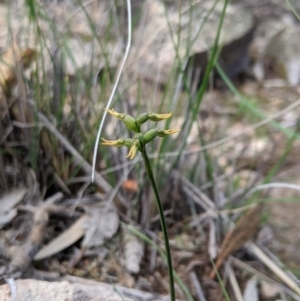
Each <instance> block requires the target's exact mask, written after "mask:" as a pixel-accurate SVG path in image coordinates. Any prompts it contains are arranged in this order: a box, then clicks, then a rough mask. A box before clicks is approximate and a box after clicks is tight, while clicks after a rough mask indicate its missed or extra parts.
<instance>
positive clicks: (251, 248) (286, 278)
mask: <svg viewBox="0 0 300 301" xmlns="http://www.w3.org/2000/svg"><path fill="white" fill-rule="evenodd" d="M246 247H247V249H248V250H249V251H250V252H251V253H253V254H254V255H255V256H256V257H257V258H258V259H259V260H261V261H262V262H263V263H264V264H265V265H266V266H267V267H268V268H269V269H270V270H271V271H272V272H273V273H274V274H276V275H277V277H279V278H280V279H281V280H282V281H283V282H284V283H285V284H286V285H287V286H288V287H289V288H291V289H292V290H293V291H294V292H296V293H297V294H298V295H299V296H300V288H299V286H298V285H297V283H296V282H294V281H293V280H292V279H291V278H290V277H289V276H288V275H287V274H286V273H285V272H284V271H283V270H282V269H281V268H279V267H278V266H277V265H276V264H275V263H274V262H273V261H272V260H271V259H270V258H269V257H268V256H267V255H266V254H265V253H264V252H263V251H262V250H261V249H260V248H259V247H258V246H257V245H256V244H254V243H253V242H248V243H247V245H246Z"/></svg>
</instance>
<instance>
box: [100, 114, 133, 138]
mask: <svg viewBox="0 0 300 301" xmlns="http://www.w3.org/2000/svg"><path fill="white" fill-rule="evenodd" d="M104 110H105V111H106V112H108V113H109V114H110V115H112V116H114V117H116V118H118V119H119V120H122V121H123V122H124V124H125V126H126V127H127V128H128V129H129V130H132V131H134V132H135V133H136V132H137V131H138V129H137V126H136V123H135V119H134V118H133V117H132V116H130V115H128V114H125V113H117V112H116V111H115V110H114V109H111V110H109V109H104Z"/></svg>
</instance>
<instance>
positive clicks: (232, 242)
mask: <svg viewBox="0 0 300 301" xmlns="http://www.w3.org/2000/svg"><path fill="white" fill-rule="evenodd" d="M261 210H262V204H258V205H256V206H255V207H253V208H251V209H249V210H248V211H247V213H246V214H245V215H244V216H243V217H241V218H240V219H239V221H238V222H237V224H236V226H235V228H234V229H233V230H231V231H229V232H228V233H227V235H226V237H225V239H224V241H223V244H222V247H221V251H220V253H219V256H218V259H217V262H216V269H214V270H212V272H211V274H210V279H214V278H215V271H216V270H217V269H218V268H219V267H220V266H221V265H222V264H223V262H224V260H225V259H226V258H227V257H228V256H229V255H230V254H232V253H233V252H235V251H236V250H238V249H240V248H241V247H242V246H243V245H244V244H245V243H246V242H247V241H248V240H250V239H251V238H252V237H253V236H254V235H255V234H256V232H257V230H258V227H259V222H260V214H261Z"/></svg>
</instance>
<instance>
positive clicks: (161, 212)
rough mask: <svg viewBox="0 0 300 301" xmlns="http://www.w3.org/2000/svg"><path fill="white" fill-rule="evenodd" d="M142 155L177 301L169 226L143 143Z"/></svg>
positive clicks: (171, 287) (172, 290) (171, 283)
mask: <svg viewBox="0 0 300 301" xmlns="http://www.w3.org/2000/svg"><path fill="white" fill-rule="evenodd" d="M141 153H142V156H143V160H144V164H145V168H146V173H147V176H148V178H149V181H150V183H151V186H152V189H153V192H154V195H155V200H156V205H157V208H158V212H159V217H160V224H161V228H162V231H163V235H164V242H165V247H166V255H167V263H168V274H169V285H170V295H171V301H175V288H174V275H173V265H172V258H171V250H170V244H169V237H168V231H167V224H166V220H165V216H164V210H163V206H162V202H161V200H160V197H159V193H158V189H157V185H156V182H155V179H154V176H153V172H152V168H151V164H150V161H149V158H148V155H147V151H146V147H145V145H144V144H143V143H141Z"/></svg>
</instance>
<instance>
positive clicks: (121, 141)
mask: <svg viewBox="0 0 300 301" xmlns="http://www.w3.org/2000/svg"><path fill="white" fill-rule="evenodd" d="M102 141H103V142H102V145H109V146H117V147H121V146H124V145H125V139H118V140H113V141H108V140H105V139H104V138H102Z"/></svg>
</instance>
